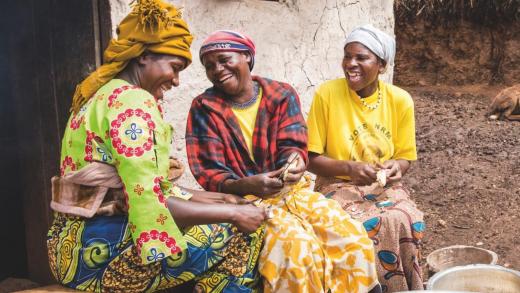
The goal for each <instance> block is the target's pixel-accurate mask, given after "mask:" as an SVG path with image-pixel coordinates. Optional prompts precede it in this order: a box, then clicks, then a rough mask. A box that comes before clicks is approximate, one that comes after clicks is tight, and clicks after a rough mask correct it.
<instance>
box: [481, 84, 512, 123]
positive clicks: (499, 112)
mask: <svg viewBox="0 0 520 293" xmlns="http://www.w3.org/2000/svg"><path fill="white" fill-rule="evenodd" d="M486 116H488V117H489V119H492V120H496V119H499V120H515V121H520V84H517V85H514V86H512V87H508V88H506V89H504V90H502V91H501V92H500V93H498V95H496V97H495V98H493V101H492V102H491V105H490V106H489V109H488V112H487V114H486Z"/></svg>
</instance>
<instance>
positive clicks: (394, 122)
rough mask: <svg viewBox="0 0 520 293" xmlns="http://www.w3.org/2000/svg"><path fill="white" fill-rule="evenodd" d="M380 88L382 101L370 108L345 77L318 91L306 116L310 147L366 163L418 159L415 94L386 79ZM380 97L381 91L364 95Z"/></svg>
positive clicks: (372, 98) (371, 99)
mask: <svg viewBox="0 0 520 293" xmlns="http://www.w3.org/2000/svg"><path fill="white" fill-rule="evenodd" d="M379 90H381V98H382V99H381V103H380V104H379V105H378V107H377V108H376V109H375V110H371V109H368V108H367V107H366V106H364V105H363V104H362V102H361V99H360V97H359V96H358V95H357V94H356V92H354V91H353V90H351V89H350V88H349V87H348V84H347V81H346V79H345V78H339V79H336V80H331V81H328V82H325V83H323V84H322V85H321V86H320V87H319V88H318V90H317V91H316V93H315V95H314V99H313V101H312V106H311V110H310V113H309V117H308V119H307V127H308V131H309V152H313V153H317V154H324V155H326V156H327V157H330V158H333V159H336V160H349V161H358V162H367V163H376V162H380V163H383V162H385V161H386V160H389V159H405V160H410V161H413V160H417V151H416V147H415V118H414V108H413V100H412V98H411V96H410V94H408V92H406V91H405V90H403V89H400V88H398V87H396V86H393V85H390V84H386V83H384V82H382V81H379ZM377 100H378V91H376V92H375V93H374V94H373V95H371V96H369V97H366V98H365V99H364V101H365V103H366V104H368V105H376V104H377ZM342 178H348V177H343V176H342Z"/></svg>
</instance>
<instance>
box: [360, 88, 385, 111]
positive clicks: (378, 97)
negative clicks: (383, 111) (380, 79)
mask: <svg viewBox="0 0 520 293" xmlns="http://www.w3.org/2000/svg"><path fill="white" fill-rule="evenodd" d="M360 100H361V104H363V106H365V107H366V108H368V109H369V110H372V111H373V110H375V109H377V107H378V106H379V104H381V101H382V100H383V98H382V97H381V90H380V89H379V84H378V85H377V102H376V103H375V104H373V105H369V104H367V102H365V98H361V97H360Z"/></svg>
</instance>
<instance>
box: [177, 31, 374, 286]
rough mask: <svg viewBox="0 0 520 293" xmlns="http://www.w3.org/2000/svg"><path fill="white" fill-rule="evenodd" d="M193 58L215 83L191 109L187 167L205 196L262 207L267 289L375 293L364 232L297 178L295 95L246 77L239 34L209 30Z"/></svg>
mask: <svg viewBox="0 0 520 293" xmlns="http://www.w3.org/2000/svg"><path fill="white" fill-rule="evenodd" d="M199 55H200V58H201V61H202V64H203V65H204V67H205V69H206V75H207V77H208V79H209V80H210V81H211V82H212V83H213V87H211V88H209V89H207V90H206V91H205V92H204V93H202V94H201V95H199V96H198V97H197V98H195V100H194V101H193V103H192V105H191V109H190V113H189V117H188V125H187V130H186V144H187V151H188V161H189V164H190V168H191V170H192V172H193V174H194V176H195V178H196V179H197V181H198V182H199V183H200V184H201V185H202V186H203V187H204V188H205V189H206V190H209V191H218V192H224V193H232V194H237V195H240V196H244V197H245V198H246V199H248V200H251V201H253V202H254V203H255V204H256V205H259V206H263V207H266V208H268V209H269V211H270V212H269V213H270V219H269V220H268V221H267V222H266V232H265V235H266V236H265V239H264V246H263V249H262V251H261V254H260V261H259V271H260V273H261V275H262V277H263V278H264V291H265V292H280V291H283V292H287V291H290V292H328V291H329V290H330V291H332V292H380V286H379V284H378V281H377V275H376V271H375V265H374V251H373V246H372V243H371V241H370V239H369V238H368V236H367V234H366V232H365V230H364V229H363V226H362V225H361V224H360V223H358V222H355V221H353V220H352V219H351V218H350V216H348V214H347V213H346V212H344V211H343V210H342V209H341V207H340V206H339V205H338V204H337V203H336V202H335V201H332V200H329V199H326V198H325V197H324V196H323V195H321V194H320V193H316V192H312V191H310V190H309V189H308V187H309V184H308V180H306V179H302V176H303V173H304V171H305V169H306V164H307V162H308V157H307V128H306V126H305V121H304V119H303V116H302V113H301V109H300V101H299V98H298V95H297V93H296V92H295V90H294V89H293V88H292V87H291V86H290V85H288V84H286V83H282V82H278V81H274V80H270V79H267V78H262V77H258V76H252V75H251V70H252V68H253V66H254V56H255V46H254V44H253V42H252V41H251V39H250V38H248V37H247V36H244V35H243V34H240V33H237V32H233V31H217V32H214V33H212V34H211V35H210V36H209V37H208V38H207V39H206V40H205V41H204V43H203V45H202V47H201V50H200V54H199Z"/></svg>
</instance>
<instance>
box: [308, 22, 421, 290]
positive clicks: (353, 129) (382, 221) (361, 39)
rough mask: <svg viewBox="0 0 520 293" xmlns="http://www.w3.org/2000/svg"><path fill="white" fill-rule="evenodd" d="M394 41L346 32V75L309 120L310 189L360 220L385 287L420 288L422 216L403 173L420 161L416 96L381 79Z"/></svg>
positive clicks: (328, 89)
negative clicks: (312, 182)
mask: <svg viewBox="0 0 520 293" xmlns="http://www.w3.org/2000/svg"><path fill="white" fill-rule="evenodd" d="M394 55H395V40H394V39H393V38H392V37H391V36H389V35H388V34H386V33H384V32H382V31H380V30H378V29H376V28H374V27H373V26H370V25H365V26H362V27H359V28H356V29H355V30H354V31H352V33H350V35H349V36H348V37H347V40H346V42H345V46H344V58H343V63H342V67H343V70H344V72H345V77H344V78H340V79H336V80H331V81H327V82H325V83H323V84H322V85H321V86H320V87H319V88H318V90H317V91H316V94H315V96H314V100H313V102H312V106H311V111H310V113H309V118H308V121H307V124H308V129H309V144H308V148H309V160H310V162H309V170H310V171H311V172H313V173H315V174H316V175H318V177H317V179H316V185H315V190H316V191H319V192H321V193H323V194H325V195H326V196H327V197H329V198H333V199H335V200H337V201H338V202H339V203H340V204H341V205H342V207H343V208H344V209H345V210H346V211H347V212H348V213H350V214H351V215H352V217H353V218H355V219H359V220H361V221H363V224H364V226H365V229H366V230H367V232H368V234H369V236H370V238H371V239H372V240H373V242H374V245H375V249H376V254H377V262H376V263H377V269H378V277H379V281H380V282H381V284H382V285H383V292H395V291H406V290H418V289H422V278H421V276H422V273H421V268H420V266H419V257H420V256H419V249H420V246H421V238H422V235H423V232H424V228H425V225H424V221H423V214H422V212H421V211H419V210H418V209H417V208H416V206H415V204H414V203H413V201H412V200H411V199H410V198H409V192H408V191H407V190H406V189H405V188H404V187H403V185H402V184H401V182H400V181H401V178H402V176H403V175H404V174H406V171H408V168H409V167H410V163H411V161H414V160H416V159H417V152H416V147H415V121H414V108H413V100H412V98H411V97H410V95H409V94H408V93H407V92H406V91H404V90H402V89H400V88H398V87H396V86H393V85H391V84H387V83H385V82H383V81H380V80H379V78H378V77H379V74H380V73H383V72H384V70H385V68H386V65H388V64H389V63H392V62H393V59H394Z"/></svg>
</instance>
